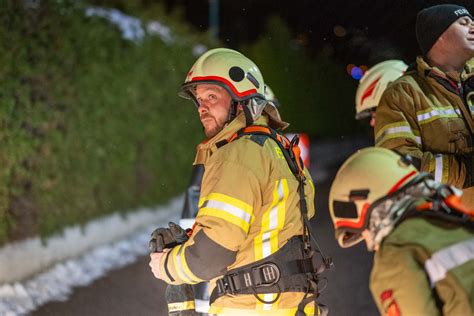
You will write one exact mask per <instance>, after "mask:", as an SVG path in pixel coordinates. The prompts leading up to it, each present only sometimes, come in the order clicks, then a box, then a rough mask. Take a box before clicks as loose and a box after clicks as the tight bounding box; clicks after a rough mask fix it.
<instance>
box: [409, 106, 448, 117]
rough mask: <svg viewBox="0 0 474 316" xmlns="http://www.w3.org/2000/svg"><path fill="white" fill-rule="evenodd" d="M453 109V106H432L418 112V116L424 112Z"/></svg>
mask: <svg viewBox="0 0 474 316" xmlns="http://www.w3.org/2000/svg"><path fill="white" fill-rule="evenodd" d="M451 109H453V107H452V106H438V107H431V108H427V109H424V110H421V111H418V112H416V116H418V115H424V114H427V113H431V112H433V111H437V110H440V111H445V110H451Z"/></svg>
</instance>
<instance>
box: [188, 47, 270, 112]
mask: <svg viewBox="0 0 474 316" xmlns="http://www.w3.org/2000/svg"><path fill="white" fill-rule="evenodd" d="M203 83H207V84H216V85H219V86H221V87H223V88H225V89H226V90H227V92H228V93H229V94H230V96H231V97H232V100H233V101H234V103H235V104H236V103H237V102H241V104H242V105H245V106H246V107H247V109H248V110H249V112H250V114H251V116H252V119H253V120H254V121H255V120H256V119H258V118H259V117H260V115H261V113H262V111H263V108H264V107H265V105H266V104H267V101H266V99H265V96H264V93H265V92H264V91H265V83H264V81H263V76H262V74H261V72H260V70H259V69H258V67H257V65H255V63H254V62H253V61H251V60H250V59H248V58H247V57H245V56H244V55H242V54H241V53H239V52H237V51H235V50H232V49H228V48H215V49H211V50H209V51H207V52H206V53H204V54H203V55H201V57H199V58H198V60H196V62H195V63H194V65H193V66H192V67H191V70H189V72H188V74H187V76H186V79H185V80H184V83H183V85H182V86H181V91H180V93H179V95H180V96H182V97H184V98H187V99H191V100H193V101H194V102H195V104H196V106H199V104H198V103H197V101H196V100H195V97H194V89H195V87H196V85H198V84H203ZM244 101H248V102H244Z"/></svg>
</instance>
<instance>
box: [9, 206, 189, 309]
mask: <svg viewBox="0 0 474 316" xmlns="http://www.w3.org/2000/svg"><path fill="white" fill-rule="evenodd" d="M182 205H183V198H182V197H179V198H175V199H173V200H172V201H171V202H170V203H169V204H168V205H166V206H163V207H160V208H158V209H154V210H151V209H144V210H140V211H138V212H136V213H134V214H131V215H128V216H127V217H122V216H119V215H112V216H110V217H107V218H103V219H100V220H97V221H94V222H92V223H90V224H87V225H86V226H85V227H84V228H83V229H82V232H81V229H80V228H79V227H72V228H69V229H66V231H65V232H64V234H62V235H61V236H55V237H53V238H51V239H50V240H48V241H47V244H46V245H43V246H42V245H41V242H40V240H39V238H35V239H31V240H28V241H25V242H20V243H15V244H12V245H9V246H6V247H4V248H2V249H0V276H2V277H4V278H5V276H7V275H8V274H9V273H11V274H14V275H15V276H16V277H17V278H18V277H19V276H20V275H21V274H30V273H31V272H32V267H33V266H34V263H35V262H36V263H37V264H38V263H41V264H40V265H37V269H38V268H39V267H40V268H41V267H44V266H45V265H46V264H47V263H49V265H50V266H51V264H52V263H53V262H57V263H56V264H54V265H52V266H51V267H50V268H47V269H46V270H44V271H42V272H40V273H38V274H36V275H34V276H33V277H30V278H29V279H27V280H23V281H16V280H14V281H10V283H3V284H0V315H5V316H10V315H25V314H27V313H28V312H31V311H33V310H35V309H36V308H37V307H38V306H41V305H43V304H45V303H47V302H49V301H53V300H59V301H65V300H67V298H68V297H69V295H70V294H71V293H72V291H73V288H74V287H77V286H86V285H88V284H91V283H92V282H93V281H95V280H97V279H98V278H100V277H102V276H104V275H106V274H107V273H108V272H109V271H111V270H115V269H118V268H121V267H124V266H126V265H129V264H131V263H134V262H135V261H136V260H137V259H138V258H139V257H141V256H143V255H146V254H147V253H148V241H149V238H150V233H151V232H152V231H153V230H154V229H155V228H156V227H158V226H167V223H168V221H175V222H177V221H178V220H179V214H180V211H181V207H182ZM98 237H100V239H98ZM104 240H105V241H104ZM35 247H36V248H38V249H35ZM65 250H66V252H67V254H65V253H64V251H65ZM84 251H85V252H84ZM79 254H80V255H79ZM65 256H67V257H70V259H67V260H64V258H65ZM61 259H62V260H61ZM17 260H19V261H17ZM20 262H21V264H20ZM23 263H24V264H23ZM25 268H26V269H25ZM9 270H10V271H9ZM7 282H9V281H7Z"/></svg>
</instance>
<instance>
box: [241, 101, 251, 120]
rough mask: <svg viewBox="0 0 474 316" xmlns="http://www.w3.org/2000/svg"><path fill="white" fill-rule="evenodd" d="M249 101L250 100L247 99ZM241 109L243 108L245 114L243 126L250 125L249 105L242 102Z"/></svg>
mask: <svg viewBox="0 0 474 316" xmlns="http://www.w3.org/2000/svg"><path fill="white" fill-rule="evenodd" d="M247 102H250V101H247ZM242 109H243V110H244V115H245V126H250V125H252V124H253V117H252V113H251V112H250V109H249V107H248V106H247V105H246V104H242Z"/></svg>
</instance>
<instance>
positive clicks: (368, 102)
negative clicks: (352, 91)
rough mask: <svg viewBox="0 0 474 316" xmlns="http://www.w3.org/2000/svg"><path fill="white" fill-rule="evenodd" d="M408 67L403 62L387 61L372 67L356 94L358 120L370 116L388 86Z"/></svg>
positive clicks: (361, 81) (363, 78)
mask: <svg viewBox="0 0 474 316" xmlns="http://www.w3.org/2000/svg"><path fill="white" fill-rule="evenodd" d="M407 68H408V66H407V65H406V64H405V63H404V62H403V61H401V60H387V61H384V62H381V63H378V64H376V65H375V66H372V67H371V68H370V69H369V70H368V71H367V72H366V73H365V74H364V76H363V77H362V79H361V80H360V83H359V87H357V92H356V116H355V118H356V120H360V119H363V118H366V117H369V116H370V110H371V109H375V107H377V105H378V104H379V101H380V98H381V97H382V94H383V92H384V91H385V89H386V88H387V85H388V84H389V83H390V82H392V81H395V80H396V79H398V78H399V77H400V76H401V75H403V73H404V72H405V71H406V69H407Z"/></svg>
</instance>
